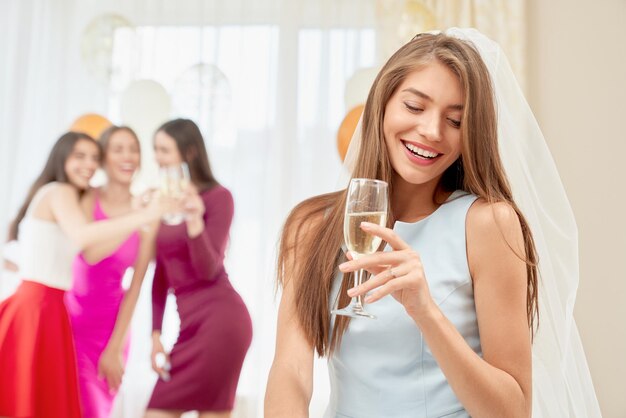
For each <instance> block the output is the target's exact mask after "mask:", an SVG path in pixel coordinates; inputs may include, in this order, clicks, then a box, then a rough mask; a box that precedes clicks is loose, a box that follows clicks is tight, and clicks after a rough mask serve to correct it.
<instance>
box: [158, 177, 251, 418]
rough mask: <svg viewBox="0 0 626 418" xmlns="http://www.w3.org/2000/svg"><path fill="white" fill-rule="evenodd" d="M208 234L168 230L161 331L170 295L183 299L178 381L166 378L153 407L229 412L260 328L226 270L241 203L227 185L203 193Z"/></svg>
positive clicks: (163, 233) (175, 366)
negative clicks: (237, 207)
mask: <svg viewBox="0 0 626 418" xmlns="http://www.w3.org/2000/svg"><path fill="white" fill-rule="evenodd" d="M200 196H201V198H202V200H203V201H204V205H205V208H206V211H205V213H204V223H205V228H204V231H203V232H202V233H201V234H200V235H199V236H197V237H195V238H189V237H188V235H187V229H186V228H187V227H186V225H185V224H184V223H183V224H181V225H174V226H168V225H164V224H162V225H161V227H160V229H159V232H158V235H157V243H156V267H155V273H154V281H153V287H152V310H153V313H152V315H153V319H152V321H153V329H155V330H160V329H161V323H162V321H163V310H164V307H165V300H166V297H167V293H168V291H169V290H172V291H173V292H174V294H175V295H176V305H177V307H178V314H179V316H180V333H179V336H178V340H177V341H176V343H175V344H174V348H173V349H172V351H171V353H170V362H171V370H170V376H171V378H170V380H169V381H164V380H162V379H159V380H158V381H157V384H156V386H155V388H154V392H153V393H152V397H151V399H150V402H149V404H148V408H153V409H165V410H174V409H176V410H186V411H189V410H199V411H228V410H231V409H233V405H234V401H235V393H236V390H237V383H238V381H239V374H240V372H241V366H242V364H243V361H244V358H245V356H246V353H247V351H248V348H249V346H250V342H251V340H252V322H251V320H250V315H249V314H248V310H247V308H246V305H245V304H244V302H243V300H242V299H241V297H240V296H239V294H238V293H237V292H236V291H235V289H234V288H233V287H232V285H231V283H230V281H229V279H228V274H227V273H226V270H225V268H224V252H225V250H226V244H227V242H228V234H229V230H230V224H231V222H232V218H233V198H232V196H231V194H230V192H229V191H228V190H227V189H225V188H224V187H222V186H215V187H213V188H212V189H209V190H207V191H204V192H202V193H201V194H200Z"/></svg>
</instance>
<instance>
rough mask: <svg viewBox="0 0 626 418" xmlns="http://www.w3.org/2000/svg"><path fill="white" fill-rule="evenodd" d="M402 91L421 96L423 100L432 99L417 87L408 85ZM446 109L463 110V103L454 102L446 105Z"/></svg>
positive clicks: (430, 100)
mask: <svg viewBox="0 0 626 418" xmlns="http://www.w3.org/2000/svg"><path fill="white" fill-rule="evenodd" d="M402 91H406V92H409V93H413V94H414V95H416V96H418V97H421V98H422V99H424V100H428V101H429V102H432V101H433V98H432V97H430V96H429V95H428V94H426V93H424V92H421V91H419V90H417V89H414V88H413V87H408V88H406V89H404V90H402ZM448 109H453V110H463V105H462V104H454V105H450V106H448Z"/></svg>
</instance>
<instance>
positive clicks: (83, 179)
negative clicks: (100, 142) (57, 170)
mask: <svg viewBox="0 0 626 418" xmlns="http://www.w3.org/2000/svg"><path fill="white" fill-rule="evenodd" d="M99 165H100V150H99V149H98V146H97V145H96V144H95V143H93V142H92V141H88V140H86V139H80V140H78V142H76V144H75V145H74V148H73V149H72V152H71V154H70V155H69V156H68V157H67V160H65V166H64V169H65V174H66V176H67V179H68V181H69V183H71V184H72V185H74V186H75V187H77V188H78V189H81V190H84V189H86V188H87V187H89V180H91V177H93V175H94V173H95V172H96V169H97V168H98V166H99Z"/></svg>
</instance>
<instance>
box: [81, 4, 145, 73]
mask: <svg viewBox="0 0 626 418" xmlns="http://www.w3.org/2000/svg"><path fill="white" fill-rule="evenodd" d="M134 37H135V26H134V25H133V24H132V23H131V22H130V21H129V20H128V19H126V18H125V17H124V16H120V15H117V14H103V15H100V16H98V17H96V18H94V19H93V20H92V21H91V22H89V24H88V25H87V26H86V27H85V30H84V31H83V35H82V39H81V45H80V49H81V58H82V60H83V63H84V64H85V67H86V68H87V71H89V73H90V74H91V75H93V76H94V77H95V78H96V79H97V80H98V81H101V82H104V83H109V82H111V81H114V80H113V79H114V78H116V77H115V75H116V70H119V69H116V68H114V67H113V45H114V43H115V41H116V38H117V40H118V41H123V42H125V43H126V44H130V45H134ZM127 49H129V50H130V49H132V48H127ZM114 84H115V83H114Z"/></svg>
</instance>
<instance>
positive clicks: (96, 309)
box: [65, 126, 156, 418]
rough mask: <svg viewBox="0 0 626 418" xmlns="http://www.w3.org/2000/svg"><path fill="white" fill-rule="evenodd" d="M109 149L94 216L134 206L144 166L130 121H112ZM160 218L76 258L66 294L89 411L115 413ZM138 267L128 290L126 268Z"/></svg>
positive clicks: (87, 203) (88, 215)
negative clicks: (130, 329)
mask: <svg viewBox="0 0 626 418" xmlns="http://www.w3.org/2000/svg"><path fill="white" fill-rule="evenodd" d="M98 142H99V143H100V145H101V147H102V150H103V161H102V168H103V169H104V171H105V173H106V177H107V182H106V184H105V185H104V186H103V187H101V188H99V189H92V190H89V191H88V192H86V193H85V195H84V196H83V198H82V199H81V208H82V210H83V214H84V216H85V219H87V220H88V221H90V222H91V221H103V220H106V219H115V218H117V217H120V216H124V215H126V214H129V213H131V212H132V210H133V209H132V206H133V205H132V200H133V197H132V195H131V193H130V186H131V182H132V180H133V176H134V174H135V171H136V170H137V169H138V168H139V162H140V157H141V154H140V147H139V139H138V138H137V135H135V133H134V132H133V130H132V129H130V128H128V127H118V126H112V127H110V128H108V129H107V130H106V131H105V132H104V133H103V134H102V136H101V137H100V139H99V141H98ZM155 231H156V224H155V223H153V224H152V225H150V227H144V228H141V230H139V231H135V232H133V233H132V234H131V235H130V236H128V237H127V238H126V240H125V241H124V242H123V243H122V244H120V245H119V246H117V247H112V246H109V245H108V244H106V243H101V244H99V245H92V246H90V247H88V248H86V249H85V250H83V251H82V253H81V254H79V255H78V256H77V257H75V258H74V262H73V265H72V269H73V279H74V282H73V285H72V288H71V289H70V291H69V292H67V294H66V295H65V304H66V306H67V309H68V312H69V315H70V320H71V323H72V332H73V334H74V341H75V344H76V357H77V361H78V377H79V384H80V397H81V403H82V407H83V413H84V415H85V416H87V417H92V418H105V417H108V416H109V415H110V413H111V407H112V403H113V399H114V397H115V393H116V392H117V390H118V389H119V387H120V384H121V381H122V377H123V375H124V367H125V363H126V360H127V357H128V347H129V341H128V339H127V338H126V334H127V331H128V327H129V323H130V320H131V317H132V314H133V311H134V308H135V305H136V304H137V299H138V297H139V290H140V289H141V284H142V282H143V278H144V275H145V273H146V270H147V268H148V263H149V261H150V259H151V256H152V243H153V238H154V234H155ZM129 267H132V268H133V277H132V281H131V284H130V287H129V289H128V290H127V291H124V289H122V285H121V284H122V278H123V277H124V274H125V272H126V270H127V269H128V268H129Z"/></svg>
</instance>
